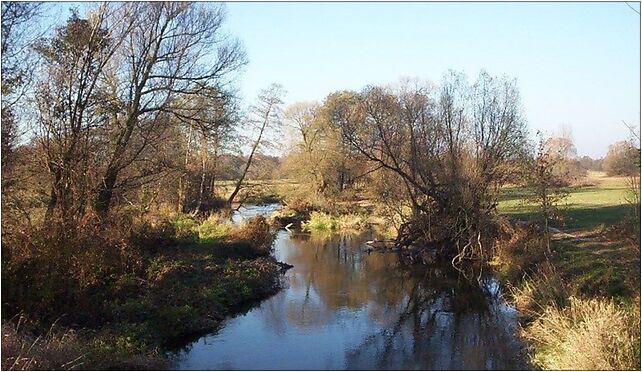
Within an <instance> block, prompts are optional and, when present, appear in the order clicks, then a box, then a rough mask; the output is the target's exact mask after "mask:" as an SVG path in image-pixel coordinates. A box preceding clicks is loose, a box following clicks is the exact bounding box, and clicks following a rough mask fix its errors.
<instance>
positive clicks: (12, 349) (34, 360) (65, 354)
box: [2, 317, 87, 371]
mask: <svg viewBox="0 0 642 372" xmlns="http://www.w3.org/2000/svg"><path fill="white" fill-rule="evenodd" d="M25 328H26V325H25V318H23V317H20V318H19V319H18V321H16V322H6V323H5V322H3V323H2V369H3V370H5V371H15V370H20V371H23V370H73V369H82V368H83V364H84V362H85V359H86V353H87V351H86V348H85V347H84V346H83V344H82V343H81V342H79V340H78V337H77V336H76V333H75V332H73V331H71V330H66V331H63V330H59V329H57V327H56V326H55V325H54V326H52V327H51V328H50V330H49V332H47V333H46V334H45V335H44V336H40V337H35V338H34V337H32V336H31V335H30V332H29V331H28V330H27V329H25Z"/></svg>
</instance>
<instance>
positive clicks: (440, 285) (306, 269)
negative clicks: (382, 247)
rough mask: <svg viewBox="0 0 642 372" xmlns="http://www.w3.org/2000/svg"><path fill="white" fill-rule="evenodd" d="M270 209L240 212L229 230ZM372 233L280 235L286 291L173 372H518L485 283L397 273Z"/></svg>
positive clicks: (497, 298) (496, 297) (512, 322)
mask: <svg viewBox="0 0 642 372" xmlns="http://www.w3.org/2000/svg"><path fill="white" fill-rule="evenodd" d="M274 209H275V206H265V207H249V208H246V209H244V210H242V211H241V212H240V213H236V214H235V216H234V217H233V219H234V220H235V221H236V222H239V221H240V220H242V219H244V218H248V217H249V216H251V215H254V214H256V213H260V214H264V215H269V214H270V213H271V212H272V211H273V210H274ZM372 238H373V236H372V233H363V234H360V235H333V236H319V235H310V234H303V233H299V232H290V231H286V230H281V231H279V232H278V235H277V238H276V241H275V244H274V256H275V257H276V259H277V260H279V261H281V262H286V263H289V264H291V265H294V267H293V268H292V269H290V270H288V271H287V273H286V274H285V282H286V288H285V289H283V290H281V291H280V292H279V293H277V294H276V295H274V296H272V297H270V298H269V299H266V300H264V301H263V302H261V303H260V304H259V305H257V306H256V307H254V308H253V309H251V310H249V311H248V312H247V313H245V314H242V315H238V316H236V317H233V318H230V319H227V320H226V321H224V323H223V325H222V327H221V328H220V329H219V330H218V331H217V332H215V333H213V334H210V335H207V336H204V337H201V338H200V339H198V340H197V341H195V342H192V343H190V344H189V345H186V346H184V347H183V348H182V349H181V350H180V351H178V352H177V353H176V355H175V356H176V358H175V360H176V364H175V366H174V368H176V369H182V370H194V369H196V370H211V369H225V370H231V369H242V370H257V369H259V370H274V369H278V370H297V369H314V370H323V369H331V370H338V369H360V370H362V369H420V370H436V369H437V370H444V369H502V370H505V369H525V368H527V366H526V365H525V364H524V363H523V358H522V350H523V345H522V344H521V343H520V341H519V340H518V339H517V338H516V337H515V336H514V334H515V332H516V329H517V313H516V311H515V310H514V309H513V308H511V307H510V306H508V305H506V304H505V303H504V301H503V300H502V298H501V291H500V286H499V284H498V282H497V281H496V280H495V279H494V278H492V277H491V276H484V275H482V276H480V277H475V278H472V279H466V278H465V277H463V276H462V275H461V274H460V273H458V272H456V271H455V270H453V269H452V268H449V267H431V268H425V267H415V268H408V267H404V266H402V265H401V264H400V263H399V261H398V259H397V256H396V255H395V254H390V253H374V252H373V253H370V254H368V253H367V252H365V251H364V250H363V248H364V244H365V242H366V241H368V240H370V239H372Z"/></svg>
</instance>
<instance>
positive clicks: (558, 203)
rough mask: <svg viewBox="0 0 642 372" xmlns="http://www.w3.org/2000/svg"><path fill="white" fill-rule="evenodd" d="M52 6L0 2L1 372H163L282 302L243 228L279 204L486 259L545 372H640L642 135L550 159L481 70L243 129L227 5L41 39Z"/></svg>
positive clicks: (98, 18) (265, 230) (500, 86)
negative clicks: (587, 154)
mask: <svg viewBox="0 0 642 372" xmlns="http://www.w3.org/2000/svg"><path fill="white" fill-rule="evenodd" d="M45 6H46V5H44V4H41V3H18V2H3V3H2V83H3V84H2V222H1V223H2V291H3V295H4V298H3V303H2V310H3V312H2V314H3V315H2V316H3V318H2V330H3V345H2V348H3V349H2V352H3V360H2V367H3V368H4V369H28V368H34V369H35V368H45V369H72V368H106V369H111V368H116V369H130V368H156V367H159V368H160V367H163V366H164V362H165V361H164V358H163V356H162V355H163V353H162V352H163V351H164V350H165V349H166V348H167V347H168V346H169V345H170V344H171V343H172V342H174V341H177V340H180V339H183V338H185V337H189V336H193V335H196V334H200V333H202V332H205V331H208V330H212V329H214V328H215V327H216V326H217V325H218V324H219V322H220V320H221V319H223V317H224V316H226V315H229V314H232V313H235V312H238V311H241V310H243V309H244V308H245V307H246V306H248V304H251V303H253V302H255V301H258V300H260V299H262V298H265V297H266V296H268V295H270V294H272V293H274V292H275V291H276V290H278V288H280V284H281V283H280V273H281V272H282V269H283V268H284V267H285V266H284V265H283V264H280V263H278V262H276V261H275V260H274V258H273V257H271V255H270V253H271V249H272V245H273V240H274V237H275V234H274V230H273V228H272V227H271V225H270V223H269V221H268V220H266V219H265V218H263V217H257V218H254V219H252V220H250V221H248V222H247V223H246V224H244V225H242V226H235V225H233V224H232V223H231V222H230V221H229V217H230V213H231V212H232V209H233V208H239V206H240V205H241V204H243V203H273V202H281V203H283V204H284V208H283V209H281V210H280V211H278V212H277V213H275V215H273V216H272V218H271V220H270V222H277V223H279V224H280V225H282V226H284V227H286V226H291V225H290V224H293V223H301V228H302V229H303V230H305V231H310V232H318V231H325V232H341V231H354V230H362V229H366V228H370V227H373V226H375V227H376V228H377V229H379V230H380V232H382V234H383V235H385V236H386V237H387V238H394V239H395V241H394V244H395V248H398V249H395V251H397V250H398V251H401V257H412V258H413V259H412V260H411V261H412V262H415V263H416V262H422V263H424V264H425V263H428V262H434V261H435V258H436V257H438V258H440V259H444V260H445V261H447V262H450V263H451V264H452V265H453V266H455V267H456V268H457V269H458V270H461V271H460V272H461V273H464V272H465V270H464V269H465V268H464V266H466V265H468V264H470V263H472V264H473V265H469V266H470V267H476V265H477V264H479V263H482V264H486V263H489V262H490V263H491V264H492V265H493V266H494V267H495V268H496V270H497V272H498V273H499V275H500V276H501V277H502V279H504V281H505V282H506V283H509V286H510V288H511V297H512V301H514V303H515V304H516V305H517V306H518V308H519V309H520V310H521V312H522V314H523V319H522V322H523V326H524V336H525V338H526V339H528V340H530V341H531V342H532V345H533V346H534V349H533V353H532V359H533V363H534V364H535V365H537V366H540V367H543V368H560V369H562V368H575V369H578V368H604V369H618V368H638V369H639V364H636V363H637V362H636V360H637V361H638V362H639V348H640V347H639V345H640V342H639V337H640V335H639V333H635V332H633V331H631V329H632V325H635V324H637V327H638V328H639V316H638V317H637V318H636V317H635V316H634V315H632V309H633V310H636V311H638V312H639V295H640V294H639V284H640V282H639V281H640V277H639V265H640V230H639V226H640V187H639V179H640V160H639V159H640V149H639V134H638V135H637V142H636V141H635V138H633V139H629V140H628V141H625V142H620V143H616V144H614V145H612V146H611V148H610V149H609V153H608V154H607V156H606V157H605V158H604V159H603V160H600V159H590V158H579V157H578V154H577V150H576V149H575V146H574V144H573V140H572V136H571V134H570V131H568V130H567V131H562V133H561V134H558V135H555V136H552V137H549V138H541V140H540V141H539V144H538V145H537V146H534V145H533V143H532V142H531V141H530V139H529V133H528V128H527V126H526V120H525V118H524V117H523V112H522V109H521V107H522V106H521V100H520V95H519V90H518V87H517V84H516V81H515V80H511V79H509V78H505V77H494V76H491V75H489V74H488V73H486V72H482V73H480V75H479V76H478V77H477V79H476V80H475V81H473V82H469V81H468V79H467V78H466V77H465V76H464V75H463V74H460V73H456V72H449V73H447V74H446V75H445V76H444V78H443V79H442V81H441V82H439V83H438V84H428V83H420V82H418V81H414V80H403V81H400V82H398V83H396V84H393V85H381V86H366V87H364V88H363V89H362V90H360V91H336V92H332V93H330V94H329V95H328V96H327V97H326V98H325V99H324V100H323V101H322V102H307V103H302V102H299V103H295V104H292V105H290V106H288V107H286V108H284V107H282V106H283V96H284V94H285V93H284V89H283V88H282V87H281V86H279V85H278V84H273V85H271V86H269V87H268V88H267V89H265V90H263V91H261V92H260V94H259V95H258V98H257V100H256V101H255V102H254V103H253V104H247V106H249V107H248V108H244V106H245V103H244V102H242V101H241V100H240V97H239V96H238V95H237V93H236V91H235V90H234V88H233V87H234V86H235V84H236V83H237V80H236V79H237V77H238V72H239V71H241V69H242V67H243V66H244V65H245V64H246V63H247V58H246V55H245V51H244V49H243V47H242V45H241V43H240V42H239V41H237V40H236V39H234V38H233V37H232V36H231V35H227V34H225V33H224V32H223V30H224V21H225V9H224V6H223V5H221V4H208V3H192V2H186V3H180V2H163V3H156V2H132V3H104V4H93V3H92V4H89V5H88V6H87V7H86V11H85V12H84V13H82V14H81V13H79V12H78V11H72V16H71V17H69V19H66V20H60V21H57V22H56V24H55V25H54V27H53V28H52V29H51V30H49V31H42V32H40V31H39V30H38V24H39V23H40V22H39V21H40V17H41V15H42V14H43V13H44V9H45V8H44V7H45ZM284 129H285V131H286V133H285V135H286V138H287V140H288V141H287V146H285V148H284V149H285V153H284V154H282V155H283V156H273V154H272V155H271V154H270V153H271V152H274V151H273V150H274V149H275V148H276V147H277V146H276V145H277V144H279V145H283V144H281V143H279V142H280V141H279V138H281V137H283V134H284V133H283V130H284ZM632 137H636V136H635V133H633V136H632ZM277 152H278V151H277ZM597 169H603V170H604V171H605V172H606V173H603V172H601V171H600V172H598V171H597ZM587 171H588V172H587ZM275 178H278V179H275ZM317 237H318V236H317ZM390 270H403V269H400V268H398V267H397V266H395V268H391V269H390ZM633 302H635V303H636V304H637V305H635V306H632V305H631V304H632V303H633ZM636 306H637V307H636ZM636 322H637V323H636ZM582 341H586V343H585V344H581V342H582Z"/></svg>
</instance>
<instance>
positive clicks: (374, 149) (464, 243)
mask: <svg viewBox="0 0 642 372" xmlns="http://www.w3.org/2000/svg"><path fill="white" fill-rule="evenodd" d="M342 116H343V119H342V128H343V133H344V136H345V137H346V139H347V140H348V141H349V143H350V144H351V145H352V146H353V147H354V148H355V149H357V150H358V151H359V152H360V153H361V154H362V155H363V156H365V157H366V158H367V159H369V160H370V161H371V162H373V163H375V164H378V165H379V166H381V167H382V169H384V170H385V171H387V172H392V173H393V174H396V175H397V176H399V178H400V180H401V182H402V184H403V186H404V188H405V189H406V190H407V195H408V197H409V199H410V203H411V205H412V210H413V217H412V218H411V220H410V221H409V222H408V223H407V224H406V225H405V226H402V229H401V231H400V233H399V235H398V237H397V244H398V245H403V246H408V245H413V244H414V245H416V244H420V245H430V243H431V242H438V241H441V240H447V241H451V242H452V243H453V246H455V247H458V249H457V251H456V252H457V253H455V255H454V261H457V262H458V261H461V260H463V259H464V258H467V257H480V256H483V255H484V252H483V247H482V245H483V244H482V242H483V240H484V238H485V237H489V236H490V234H488V232H489V229H490V227H491V226H492V216H493V213H494V211H495V207H496V199H497V191H498V189H499V187H501V185H502V184H503V183H504V182H506V179H507V178H508V174H509V169H510V167H511V160H513V159H515V158H516V157H518V156H520V155H521V154H522V152H523V148H524V146H523V145H524V143H525V124H524V121H523V120H522V119H521V115H520V106H519V94H518V92H517V89H516V87H515V83H514V82H513V81H510V80H506V79H497V78H493V77H491V76H489V75H488V74H485V73H482V74H481V75H480V77H479V79H478V80H477V82H476V83H475V84H473V85H468V84H467V83H466V81H465V79H464V78H463V76H461V75H458V74H454V73H451V74H450V75H449V76H447V78H446V79H445V81H444V82H443V83H442V85H441V88H440V90H439V92H438V94H437V95H436V96H435V91H434V90H433V89H432V88H431V87H430V86H422V85H419V84H406V85H404V86H402V87H401V88H399V89H397V90H394V89H392V88H382V87H369V88H367V89H366V90H364V91H363V92H362V93H361V95H360V98H359V101H358V103H357V104H354V105H352V106H351V107H346V109H345V110H344V114H343V115H342ZM431 221H439V223H438V224H436V223H432V222H431ZM421 242H423V243H425V244H421ZM451 257H452V256H451Z"/></svg>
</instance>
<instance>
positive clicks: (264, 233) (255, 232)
mask: <svg viewBox="0 0 642 372" xmlns="http://www.w3.org/2000/svg"><path fill="white" fill-rule="evenodd" d="M274 238H275V234H274V233H273V232H272V230H271V229H270V225H269V224H268V222H267V220H266V219H265V217H263V216H260V215H259V216H256V217H254V218H252V219H250V220H249V221H247V223H245V224H244V225H243V226H242V227H241V228H240V229H237V230H235V231H234V232H233V233H232V234H231V235H230V240H232V241H235V240H236V241H239V242H241V243H245V244H248V245H249V246H250V248H251V250H252V252H253V253H254V254H256V255H258V256H267V255H269V254H270V251H271V250H272V243H273V242H274Z"/></svg>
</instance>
